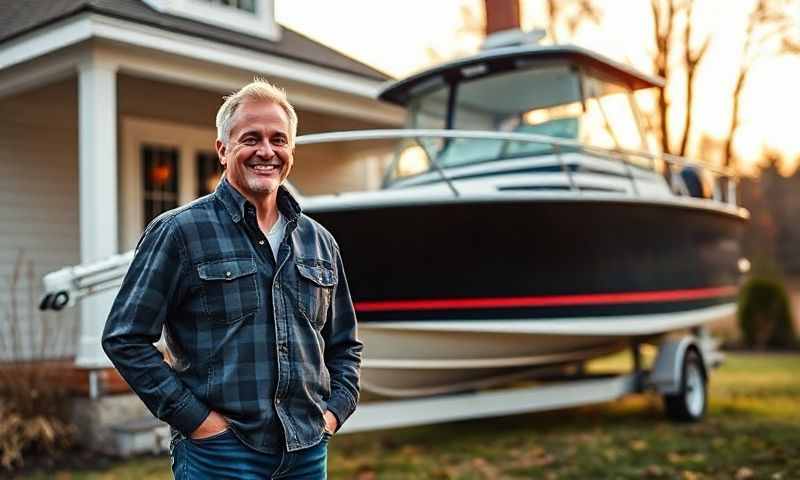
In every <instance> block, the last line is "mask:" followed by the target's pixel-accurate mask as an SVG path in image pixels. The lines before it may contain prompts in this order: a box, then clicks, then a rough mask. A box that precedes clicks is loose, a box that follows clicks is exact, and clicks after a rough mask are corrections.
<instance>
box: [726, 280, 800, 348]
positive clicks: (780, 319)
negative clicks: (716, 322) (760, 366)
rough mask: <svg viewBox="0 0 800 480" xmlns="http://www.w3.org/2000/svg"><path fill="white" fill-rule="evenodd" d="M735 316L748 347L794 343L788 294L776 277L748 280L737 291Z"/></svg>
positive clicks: (785, 346)
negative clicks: (737, 299) (737, 306)
mask: <svg viewBox="0 0 800 480" xmlns="http://www.w3.org/2000/svg"><path fill="white" fill-rule="evenodd" d="M737 317H738V320H739V328H741V330H742V335H743V337H744V342H745V345H746V346H748V347H751V348H757V349H765V348H790V347H796V346H797V340H796V338H795V333H794V326H793V324H792V309H791V304H790V303H789V296H788V294H787V293H786V288H784V286H783V283H782V282H780V281H779V280H775V279H771V278H763V277H753V278H751V279H750V280H748V281H747V283H745V285H744V286H743V287H742V290H741V292H740V293H739V308H738V312H737Z"/></svg>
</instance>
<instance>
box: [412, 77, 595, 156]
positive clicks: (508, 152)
mask: <svg viewBox="0 0 800 480" xmlns="http://www.w3.org/2000/svg"><path fill="white" fill-rule="evenodd" d="M499 92H502V94H499ZM448 94H449V87H448V86H446V85H442V86H440V87H439V88H436V89H434V90H431V91H428V92H427V93H425V94H422V95H419V96H418V97H417V98H416V99H415V100H414V101H413V102H412V103H411V105H410V109H409V113H410V115H409V120H410V121H409V123H410V125H409V126H410V127H412V128H447V101H448ZM582 110H583V108H582V105H581V91H580V77H579V75H578V73H577V72H576V71H575V70H574V69H572V68H570V67H569V66H566V65H562V66H551V67H538V68H536V69H528V70H512V71H508V72H505V73H495V74H493V75H489V76H484V77H479V78H475V79H472V80H466V81H463V82H461V83H459V84H458V87H457V91H456V95H455V103H454V111H453V123H452V128H453V129H458V130H487V131H494V132H517V133H533V134H539V135H547V136H551V137H558V138H568V139H577V138H578V126H579V118H580V116H581V114H582ZM425 143H426V144H425V145H423V147H424V148H425V150H426V153H428V155H430V156H433V157H434V158H436V160H437V162H438V163H439V165H441V166H442V167H448V166H456V165H464V164H469V163H476V162H484V161H488V160H496V159H500V158H512V157H516V156H521V155H525V156H527V155H536V154H541V153H548V152H550V151H552V147H551V146H550V145H548V144H545V143H542V144H539V143H533V142H509V141H504V140H476V139H454V140H450V141H446V142H444V141H441V140H439V141H432V140H431V141H426V142H425Z"/></svg>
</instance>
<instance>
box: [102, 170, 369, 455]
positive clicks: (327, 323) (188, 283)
mask: <svg viewBox="0 0 800 480" xmlns="http://www.w3.org/2000/svg"><path fill="white" fill-rule="evenodd" d="M278 208H279V209H280V211H281V213H282V214H283V215H284V216H285V217H286V219H287V226H286V235H285V237H284V240H283V243H282V244H281V245H280V248H279V249H278V252H277V261H276V260H275V258H274V256H273V254H272V252H271V250H270V246H269V242H268V241H267V240H266V237H265V236H264V234H263V233H262V232H261V231H260V229H259V228H258V223H257V221H256V218H255V208H254V207H253V206H252V205H251V204H250V203H249V202H248V201H247V200H246V199H245V198H244V196H242V195H241V194H240V193H239V192H238V191H237V190H236V189H235V188H233V187H232V186H231V185H230V183H228V181H227V180H225V179H223V180H222V181H221V182H220V184H219V186H218V187H217V189H216V191H215V192H214V193H212V194H211V195H208V196H206V197H203V198H200V199H198V200H196V201H194V202H192V203H190V204H188V205H185V206H183V207H180V208H177V209H175V210H171V211H169V212H166V213H164V214H162V215H160V216H159V217H158V218H156V219H155V220H153V222H151V224H150V225H149V226H148V227H147V229H146V230H145V232H144V234H143V235H142V238H141V240H140V241H139V244H138V246H137V249H136V254H135V256H134V258H133V262H132V263H131V266H130V269H129V270H128V273H127V274H126V276H125V279H124V281H123V283H122V287H121V289H120V291H119V294H118V295H117V297H116V299H115V301H114V304H113V307H112V309H111V313H110V315H109V317H108V320H107V322H106V326H105V331H104V332H103V349H104V350H105V352H106V354H107V355H108V357H109V358H110V359H111V361H112V362H113V363H114V365H115V366H116V367H117V369H118V370H119V372H120V374H121V375H122V376H123V378H125V380H126V381H127V382H128V384H129V385H130V386H131V388H132V389H133V390H134V391H135V392H136V393H137V394H138V395H139V397H141V399H142V400H143V401H144V403H145V404H146V405H147V407H148V408H149V409H150V411H151V412H152V413H153V414H154V415H155V416H156V417H158V418H160V419H162V420H164V421H165V422H167V423H168V424H170V425H171V426H172V427H173V432H174V433H175V434H177V435H183V436H188V435H189V434H190V433H191V432H193V431H194V430H195V429H196V428H197V427H198V426H199V425H200V424H201V423H202V422H203V420H205V418H206V417H207V416H208V413H209V411H210V410H214V411H216V412H218V413H220V414H222V415H223V416H224V417H225V418H227V420H228V421H229V422H230V426H231V429H232V430H233V432H234V433H236V435H237V436H238V437H239V438H240V439H241V440H242V441H243V442H245V443H246V444H248V445H249V446H251V447H252V448H254V449H256V450H261V451H265V452H270V453H275V452H279V451H281V450H283V449H286V450H288V451H295V450H299V449H302V448H306V447H309V446H312V445H315V444H316V443H317V442H319V441H320V440H321V439H322V437H323V431H324V426H325V421H324V419H323V413H324V411H325V410H326V409H327V410H330V411H331V412H332V413H333V414H334V415H335V416H336V418H337V419H338V421H339V426H341V425H342V424H343V423H344V421H345V420H346V419H347V418H348V417H349V416H350V414H352V413H353V411H354V410H355V408H356V403H357V402H358V395H359V368H360V364H361V350H362V344H361V342H360V341H359V340H358V338H357V333H356V317H355V311H354V309H353V303H352V300H351V298H350V292H349V289H348V286H347V280H346V278H345V274H344V269H343V267H342V259H341V256H340V254H339V248H338V246H337V244H336V242H335V240H334V239H333V237H332V236H331V234H330V233H329V232H328V231H327V230H325V228H323V227H322V226H321V225H319V224H318V223H317V222H315V221H314V220H312V219H310V218H308V217H307V216H305V215H304V214H302V212H301V210H300V207H299V205H298V204H297V202H296V201H295V200H294V198H293V197H292V196H291V195H290V194H289V192H288V191H287V190H286V189H284V188H283V187H281V188H280V190H279V192H278ZM162 329H163V332H164V336H165V340H166V344H167V347H168V349H169V352H170V354H171V356H172V357H173V359H174V361H172V364H171V365H168V364H167V363H165V362H164V360H163V356H162V354H161V353H159V352H158V351H157V349H156V348H155V347H154V346H153V343H154V342H156V341H157V340H158V339H159V337H160V336H161V333H162Z"/></svg>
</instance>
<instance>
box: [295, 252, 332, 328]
mask: <svg viewBox="0 0 800 480" xmlns="http://www.w3.org/2000/svg"><path fill="white" fill-rule="evenodd" d="M295 265H296V267H297V273H298V275H297V300H298V302H297V303H298V305H297V307H298V310H300V313H301V314H302V315H303V317H305V319H306V320H308V321H309V323H311V324H312V325H313V326H314V328H316V329H318V330H319V329H321V328H322V327H323V326H324V325H325V319H326V318H327V316H328V309H329V308H330V304H331V298H332V296H333V288H334V287H335V286H336V273H335V271H334V270H333V267H332V266H330V265H328V264H327V262H325V261H322V260H305V259H298V260H297V262H296V263H295Z"/></svg>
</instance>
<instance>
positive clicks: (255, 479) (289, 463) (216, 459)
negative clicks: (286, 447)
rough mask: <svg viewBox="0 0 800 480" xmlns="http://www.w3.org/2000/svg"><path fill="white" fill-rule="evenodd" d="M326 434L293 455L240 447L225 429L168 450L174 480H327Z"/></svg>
mask: <svg viewBox="0 0 800 480" xmlns="http://www.w3.org/2000/svg"><path fill="white" fill-rule="evenodd" d="M329 439H330V435H328V434H327V433H326V434H325V436H324V437H323V438H322V441H320V442H319V443H318V444H316V445H314V446H313V447H308V448H305V449H303V450H298V451H295V452H283V453H276V454H270V453H262V452H258V451H256V450H253V449H252V448H250V447H248V446H246V445H245V444H243V443H242V442H241V441H240V440H239V439H238V438H237V437H236V434H234V433H233V431H232V430H231V429H227V430H225V431H224V432H222V433H219V434H217V435H214V436H212V437H209V438H204V439H202V440H193V439H190V438H186V439H182V440H177V442H176V443H175V444H174V445H173V446H172V448H171V449H170V457H171V459H172V474H173V475H174V476H175V480H205V479H209V480H210V479H227V478H230V479H237V480H268V479H276V480H277V479H292V480H299V479H304V480H305V479H308V480H324V479H325V478H327V476H328V473H327V460H328V440H329Z"/></svg>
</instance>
